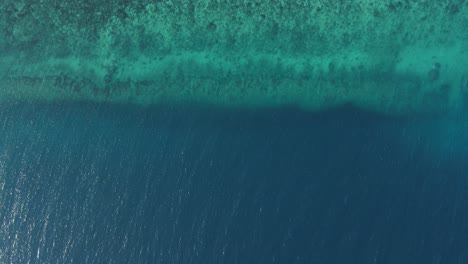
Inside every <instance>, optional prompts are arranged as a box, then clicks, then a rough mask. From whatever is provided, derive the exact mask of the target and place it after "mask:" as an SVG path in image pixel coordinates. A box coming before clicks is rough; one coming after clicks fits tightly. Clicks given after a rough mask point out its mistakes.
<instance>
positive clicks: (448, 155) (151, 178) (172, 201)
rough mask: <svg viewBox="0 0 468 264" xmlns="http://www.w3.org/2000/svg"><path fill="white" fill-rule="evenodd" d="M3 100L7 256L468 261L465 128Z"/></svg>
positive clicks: (349, 117)
mask: <svg viewBox="0 0 468 264" xmlns="http://www.w3.org/2000/svg"><path fill="white" fill-rule="evenodd" d="M463 116H465V117H466V116H467V115H466V113H457V114H453V115H450V114H448V115H444V116H437V117H434V116H429V115H426V116H418V117H408V116H406V117H395V116H394V117H388V116H387V117H386V116H381V115H376V114H372V113H368V112H365V111H361V110H356V109H353V108H351V107H343V108H341V109H335V110H330V111H325V112H321V113H311V112H304V111H301V110H299V109H295V108H293V107H284V108H272V109H256V110H255V109H233V108H230V109H221V108H214V107H197V106H188V105H187V106H183V107H181V106H170V105H167V106H159V107H150V108H141V107H131V106H117V105H105V104H101V105H95V104H70V103H67V104H60V103H57V104H48V105H40V104H12V105H8V106H5V105H2V106H0V188H1V189H0V203H1V204H0V225H1V226H0V263H15V264H16V263H20V264H21V263H50V264H52V263H61V264H62V263H163V264H168V263H203V264H209V263H242V264H245V263H256V264H260V263H288V264H293V263H321V264H326V263H340V264H342V263H356V264H366V263H392V264H395V263H399V264H405V263H426V264H428V263H444V264H447V263H468V251H467V250H466V249H467V241H468V125H467V123H468V121H466V118H463Z"/></svg>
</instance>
